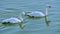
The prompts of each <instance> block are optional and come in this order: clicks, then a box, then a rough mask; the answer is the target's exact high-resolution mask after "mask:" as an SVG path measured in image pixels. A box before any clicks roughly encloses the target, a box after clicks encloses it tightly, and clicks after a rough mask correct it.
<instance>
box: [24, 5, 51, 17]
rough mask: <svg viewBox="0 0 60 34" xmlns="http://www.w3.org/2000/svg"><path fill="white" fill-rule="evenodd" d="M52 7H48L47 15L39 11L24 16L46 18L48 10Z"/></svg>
mask: <svg viewBox="0 0 60 34" xmlns="http://www.w3.org/2000/svg"><path fill="white" fill-rule="evenodd" d="M50 7H51V6H49V5H47V7H46V12H45V14H44V13H42V12H39V11H33V12H23V14H24V15H27V16H30V17H44V16H47V12H48V8H50Z"/></svg>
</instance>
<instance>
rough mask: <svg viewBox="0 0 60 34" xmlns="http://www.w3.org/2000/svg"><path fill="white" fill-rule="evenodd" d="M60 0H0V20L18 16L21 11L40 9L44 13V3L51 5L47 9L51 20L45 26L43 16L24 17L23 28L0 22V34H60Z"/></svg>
mask: <svg viewBox="0 0 60 34" xmlns="http://www.w3.org/2000/svg"><path fill="white" fill-rule="evenodd" d="M59 3H60V0H0V22H1V21H2V20H3V19H6V18H10V17H18V16H19V14H21V12H22V11H41V12H43V13H45V8H46V4H50V5H51V6H52V7H51V8H50V9H49V11H48V18H49V20H50V21H51V22H50V26H47V25H46V23H45V20H44V18H41V19H29V18H26V17H24V18H26V21H27V22H26V23H27V24H26V25H25V28H24V29H23V30H21V29H20V27H19V26H18V25H12V26H3V25H2V24H1V23H0V34H60V23H59V22H60V4H59Z"/></svg>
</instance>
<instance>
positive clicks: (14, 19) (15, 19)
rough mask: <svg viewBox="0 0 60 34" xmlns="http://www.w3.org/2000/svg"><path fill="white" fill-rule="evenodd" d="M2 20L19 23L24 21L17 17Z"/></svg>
mask: <svg viewBox="0 0 60 34" xmlns="http://www.w3.org/2000/svg"><path fill="white" fill-rule="evenodd" d="M2 22H3V23H19V22H22V21H21V20H19V19H17V18H9V19H5V20H3V21H2Z"/></svg>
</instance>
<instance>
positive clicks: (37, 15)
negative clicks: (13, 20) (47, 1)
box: [26, 11, 45, 17]
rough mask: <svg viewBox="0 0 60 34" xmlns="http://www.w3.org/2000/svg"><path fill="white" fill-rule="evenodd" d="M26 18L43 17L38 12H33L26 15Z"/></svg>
mask: <svg viewBox="0 0 60 34" xmlns="http://www.w3.org/2000/svg"><path fill="white" fill-rule="evenodd" d="M26 15H27V16H31V17H32V16H33V17H43V16H45V15H44V14H43V13H42V12H39V11H34V12H30V13H28V14H26Z"/></svg>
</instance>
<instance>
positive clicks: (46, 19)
mask: <svg viewBox="0 0 60 34" xmlns="http://www.w3.org/2000/svg"><path fill="white" fill-rule="evenodd" d="M41 18H43V17H40V18H39V17H37V18H36V17H35V18H34V17H29V19H35V20H38V19H41ZM44 18H45V23H46V25H47V26H49V24H50V21H49V19H48V17H47V16H45V17H44ZM24 22H25V21H24ZM2 24H3V25H4V26H13V25H17V24H18V26H19V27H20V28H21V29H24V27H25V25H26V24H25V23H23V22H21V23H17V24H14V23H2ZM24 24H25V25H24Z"/></svg>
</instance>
